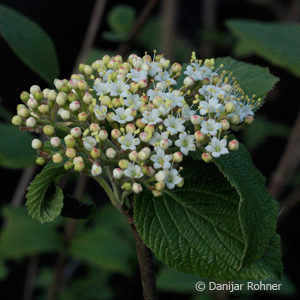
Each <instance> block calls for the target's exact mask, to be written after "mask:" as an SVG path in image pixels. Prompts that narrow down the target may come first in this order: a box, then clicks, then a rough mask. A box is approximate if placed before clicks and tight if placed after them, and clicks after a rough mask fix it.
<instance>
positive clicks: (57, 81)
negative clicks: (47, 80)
mask: <svg viewBox="0 0 300 300" xmlns="http://www.w3.org/2000/svg"><path fill="white" fill-rule="evenodd" d="M63 84H64V82H63V81H62V80H60V79H54V86H55V87H56V89H58V90H60V89H61V88H62V86H63Z"/></svg>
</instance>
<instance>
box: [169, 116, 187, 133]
mask: <svg viewBox="0 0 300 300" xmlns="http://www.w3.org/2000/svg"><path fill="white" fill-rule="evenodd" d="M184 122H185V121H184V120H182V119H179V118H175V117H174V116H168V118H167V119H165V120H164V125H165V126H166V127H167V131H169V132H170V134H171V135H174V134H176V133H177V132H181V131H183V130H184V129H185V127H184V126H183V125H182V124H183V123H184Z"/></svg>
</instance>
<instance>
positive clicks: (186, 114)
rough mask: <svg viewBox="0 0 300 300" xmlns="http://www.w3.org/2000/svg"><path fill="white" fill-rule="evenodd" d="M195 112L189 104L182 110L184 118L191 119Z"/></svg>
mask: <svg viewBox="0 0 300 300" xmlns="http://www.w3.org/2000/svg"><path fill="white" fill-rule="evenodd" d="M194 114H195V111H194V110H192V109H191V108H190V107H189V106H188V105H186V106H184V107H183V108H182V110H181V117H182V119H183V120H185V121H187V120H190V118H191V116H193V115H194Z"/></svg>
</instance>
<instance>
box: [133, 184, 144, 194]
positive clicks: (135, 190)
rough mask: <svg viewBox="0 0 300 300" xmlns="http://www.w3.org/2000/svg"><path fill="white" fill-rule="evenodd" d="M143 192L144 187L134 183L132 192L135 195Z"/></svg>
mask: <svg viewBox="0 0 300 300" xmlns="http://www.w3.org/2000/svg"><path fill="white" fill-rule="evenodd" d="M142 190H143V187H142V185H141V184H139V183H136V182H134V183H133V185H132V191H133V192H134V193H135V194H139V193H140V192H141V191H142Z"/></svg>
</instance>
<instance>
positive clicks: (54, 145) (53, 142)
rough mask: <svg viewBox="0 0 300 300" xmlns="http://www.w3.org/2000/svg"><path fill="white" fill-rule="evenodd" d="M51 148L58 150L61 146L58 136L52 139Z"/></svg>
mask: <svg viewBox="0 0 300 300" xmlns="http://www.w3.org/2000/svg"><path fill="white" fill-rule="evenodd" d="M50 144H51V146H53V147H55V148H57V147H59V146H60V139H59V138H58V137H57V136H54V137H52V138H51V139H50Z"/></svg>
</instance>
